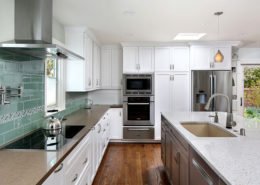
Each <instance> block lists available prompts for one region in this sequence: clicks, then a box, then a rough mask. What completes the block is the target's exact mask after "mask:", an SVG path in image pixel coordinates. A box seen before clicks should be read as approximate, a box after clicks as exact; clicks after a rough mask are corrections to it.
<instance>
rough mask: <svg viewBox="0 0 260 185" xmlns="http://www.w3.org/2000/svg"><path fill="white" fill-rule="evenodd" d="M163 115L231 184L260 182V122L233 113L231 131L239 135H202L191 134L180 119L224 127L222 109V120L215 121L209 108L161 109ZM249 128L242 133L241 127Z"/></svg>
mask: <svg viewBox="0 0 260 185" xmlns="http://www.w3.org/2000/svg"><path fill="white" fill-rule="evenodd" d="M162 115H163V116H164V118H166V120H167V121H168V122H169V123H171V125H172V126H173V127H174V128H175V129H176V130H177V131H178V132H179V133H180V134H181V135H182V137H183V138H184V139H185V140H186V141H187V142H188V143H189V144H190V146H191V147H192V148H193V149H194V150H195V151H196V152H197V153H198V154H199V155H200V156H201V157H202V158H203V159H204V160H205V162H206V163H207V164H208V165H209V166H210V167H211V168H212V169H213V170H214V171H215V173H216V174H218V175H219V177H220V178H221V179H222V180H223V181H224V182H225V183H226V184H231V185H259V184H260V124H259V123H258V122H256V121H253V120H247V119H244V118H243V117H241V116H237V115H234V120H235V121H236V122H237V126H235V127H233V129H232V130H229V132H231V133H233V134H235V135H236V136H237V137H230V138H203V137H201V138H199V137H196V136H194V135H193V134H191V133H190V132H189V131H187V130H186V129H185V128H184V127H182V126H181V124H180V123H181V122H187V121H194V122H210V123H212V124H215V125H217V126H219V127H223V128H225V124H224V123H225V118H226V114H225V113H219V122H220V123H218V124H217V123H213V119H214V118H210V117H209V115H212V113H209V112H178V113H170V112H164V113H162ZM240 128H245V129H246V136H240V135H239V134H238V133H239V129H240Z"/></svg>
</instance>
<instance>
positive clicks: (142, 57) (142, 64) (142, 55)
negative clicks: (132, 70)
mask: <svg viewBox="0 0 260 185" xmlns="http://www.w3.org/2000/svg"><path fill="white" fill-rule="evenodd" d="M138 71H139V72H144V73H149V72H154V48H153V47H139V57H138Z"/></svg>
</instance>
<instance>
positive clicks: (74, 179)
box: [71, 173, 78, 182]
mask: <svg viewBox="0 0 260 185" xmlns="http://www.w3.org/2000/svg"><path fill="white" fill-rule="evenodd" d="M77 179H78V174H77V173H76V174H75V177H74V178H73V179H72V181H71V182H75V181H76V180H77Z"/></svg>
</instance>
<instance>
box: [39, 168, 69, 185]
mask: <svg viewBox="0 0 260 185" xmlns="http://www.w3.org/2000/svg"><path fill="white" fill-rule="evenodd" d="M64 171H65V169H64V164H63V163H61V164H60V165H59V166H58V167H57V168H56V169H55V170H54V172H53V173H52V174H51V175H50V176H49V177H48V178H47V179H46V180H45V181H44V182H43V185H53V184H55V185H63V184H64V181H63V180H64Z"/></svg>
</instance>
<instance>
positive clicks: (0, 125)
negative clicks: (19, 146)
mask: <svg viewBox="0 0 260 185" xmlns="http://www.w3.org/2000/svg"><path fill="white" fill-rule="evenodd" d="M0 86H6V87H11V88H17V87H18V86H22V87H23V88H24V90H23V95H22V97H21V98H18V97H12V98H8V101H10V104H6V105H0V145H3V144H5V143H8V142H10V141H12V140H14V139H15V138H17V137H21V136H22V135H24V134H26V133H28V132H31V131H32V130H35V129H37V128H39V127H40V125H41V123H42V120H43V117H44V112H43V105H44V63H43V61H42V60H40V59H35V58H31V57H25V56H20V57H19V56H14V55H1V53H0ZM12 93H13V94H17V91H13V92H12Z"/></svg>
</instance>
